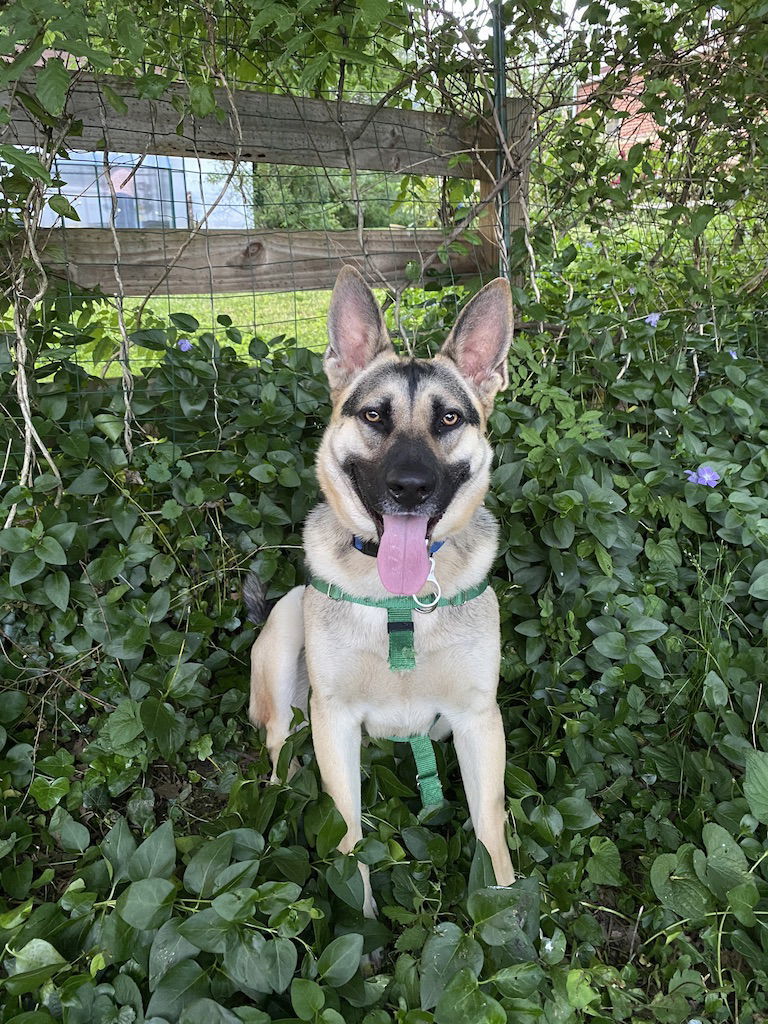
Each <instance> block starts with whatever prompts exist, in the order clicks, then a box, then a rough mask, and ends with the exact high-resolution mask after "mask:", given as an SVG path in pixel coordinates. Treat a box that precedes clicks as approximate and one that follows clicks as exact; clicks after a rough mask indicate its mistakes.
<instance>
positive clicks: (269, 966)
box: [263, 938, 298, 992]
mask: <svg viewBox="0 0 768 1024" xmlns="http://www.w3.org/2000/svg"><path fill="white" fill-rule="evenodd" d="M297 960H298V953H297V952H296V947H295V946H294V944H293V943H292V942H291V941H290V940H289V939H282V938H279V939H273V940H272V941H271V942H267V943H266V944H265V946H264V951H263V963H264V970H265V971H266V972H267V975H268V977H269V980H270V984H271V986H272V988H273V989H274V991H275V992H285V990H286V989H287V988H288V986H289V984H290V982H291V978H292V977H293V973H294V971H295V970H296V962H297Z"/></svg>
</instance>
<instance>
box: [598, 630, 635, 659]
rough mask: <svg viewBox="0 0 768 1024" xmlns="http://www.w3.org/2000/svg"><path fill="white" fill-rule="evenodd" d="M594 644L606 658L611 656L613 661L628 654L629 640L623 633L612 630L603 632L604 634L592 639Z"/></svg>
mask: <svg viewBox="0 0 768 1024" xmlns="http://www.w3.org/2000/svg"><path fill="white" fill-rule="evenodd" d="M592 646H593V647H594V648H595V650H596V651H598V652H599V653H600V654H602V655H603V657H604V658H610V659H611V660H612V661H619V660H621V659H623V658H624V657H625V656H626V653H627V641H626V638H625V636H624V634H623V633H618V632H616V631H611V632H608V633H603V635H602V636H596V637H595V639H594V640H593V641H592Z"/></svg>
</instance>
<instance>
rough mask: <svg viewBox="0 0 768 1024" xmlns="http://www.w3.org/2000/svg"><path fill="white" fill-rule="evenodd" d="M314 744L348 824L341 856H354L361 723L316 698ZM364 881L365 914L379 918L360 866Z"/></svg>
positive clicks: (366, 874) (358, 829)
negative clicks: (343, 854) (344, 854)
mask: <svg viewBox="0 0 768 1024" xmlns="http://www.w3.org/2000/svg"><path fill="white" fill-rule="evenodd" d="M310 708H311V713H312V742H313V744H314V748H315V757H316V758H317V764H318V766H319V768H320V776H321V778H322V780H323V786H324V787H325V791H326V792H327V793H328V794H329V795H330V796H331V797H332V798H333V802H334V803H335V804H336V808H337V810H338V812H339V814H340V815H341V816H342V818H343V819H344V821H345V822H346V823H347V834H346V835H345V836H344V837H343V839H342V840H341V842H340V843H339V850H340V851H341V853H351V852H352V850H353V849H354V847H355V844H356V843H357V842H359V841H360V840H361V839H362V838H363V831H362V826H361V823H360V739H361V724H360V721H359V720H358V719H356V718H354V717H353V716H352V715H350V714H349V712H348V711H346V709H345V708H344V707H343V706H340V705H339V704H337V703H333V704H332V705H331V704H330V703H329V702H328V701H325V700H323V699H322V698H321V697H318V696H317V695H316V694H315V693H313V694H312V697H311V701H310ZM358 867H359V868H360V874H361V875H362V878H363V889H364V897H363V913H364V914H365V916H366V917H376V903H375V902H374V899H373V892H372V891H371V879H370V873H369V871H368V867H367V865H365V864H361V863H360V862H358Z"/></svg>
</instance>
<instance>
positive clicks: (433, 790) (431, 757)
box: [310, 576, 488, 807]
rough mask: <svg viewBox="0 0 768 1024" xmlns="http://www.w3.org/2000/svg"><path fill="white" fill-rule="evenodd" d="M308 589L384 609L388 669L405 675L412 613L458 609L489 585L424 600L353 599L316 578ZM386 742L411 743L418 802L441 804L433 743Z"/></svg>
mask: <svg viewBox="0 0 768 1024" xmlns="http://www.w3.org/2000/svg"><path fill="white" fill-rule="evenodd" d="M310 586H312V587H314V588H315V590H317V591H319V592H320V593H321V594H324V595H325V596H326V597H329V598H330V599H331V600H332V601H349V602H350V603H351V604H362V605H364V606H365V607H366V608H384V609H385V610H386V613H387V633H388V634H389V667H390V668H391V669H392V671H393V672H408V671H410V669H413V668H415V667H416V651H415V649H414V646H413V613H414V612H421V613H427V612H431V611H432V610H433V609H434V608H457V607H459V606H460V605H462V604H466V603H467V601H472V600H473V599H474V598H476V597H479V596H480V594H482V593H483V591H484V590H485V589H486V588H487V586H488V580H483V581H482V583H478V584H477V586H475V587H470V588H469V589H468V590H460V591H459V592H458V594H454V595H453V597H438V596H437V595H432V596H430V597H426V598H418V599H417V598H414V597H385V598H382V599H377V598H373V597H355V596H354V595H353V594H348V593H347V592H346V591H345V590H342V589H341V587H338V586H336V584H335V583H327V582H326V581H325V580H321V579H318V578H317V577H316V576H315V577H313V578H312V579H311V580H310ZM387 739H390V740H393V741H394V742H396V743H410V745H411V750H412V751H413V758H414V760H415V762H416V781H417V782H418V784H419V792H420V794H421V802H422V804H423V805H424V806H425V807H428V806H433V805H435V804H441V803H442V802H443V788H442V786H441V785H440V777H439V776H438V774H437V762H436V761H435V751H434V748H433V746H432V740H431V739H430V738H429V736H428V735H427V734H426V733H424V734H421V735H418V736H389V737H387Z"/></svg>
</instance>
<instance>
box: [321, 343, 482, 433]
mask: <svg viewBox="0 0 768 1024" xmlns="http://www.w3.org/2000/svg"><path fill="white" fill-rule="evenodd" d="M388 378H389V379H393V378H394V379H395V380H405V382H406V384H407V386H408V394H409V397H410V399H411V402H413V401H414V399H415V397H416V394H417V392H418V390H419V388H420V387H421V386H422V385H423V384H425V383H426V382H428V381H435V382H437V383H439V385H440V386H441V387H443V388H445V390H446V391H447V392H448V394H449V395H450V396H451V397H452V398H455V399H456V405H457V406H458V408H459V409H461V411H462V413H463V415H464V419H465V420H466V421H467V423H471V424H472V426H479V424H480V417H479V416H478V414H477V410H476V409H475V407H474V406H473V405H472V402H471V400H470V397H469V394H468V392H467V390H466V389H465V388H463V387H462V386H461V384H460V383H459V382H458V381H457V380H456V378H455V376H454V375H453V374H452V373H451V372H450V370H446V369H445V367H443V366H440V365H439V364H438V363H433V362H430V361H428V360H423V359H408V360H404V361H403V362H400V363H395V362H390V363H386V364H385V365H384V366H380V367H378V369H377V370H376V372H375V373H371V374H370V375H368V376H366V377H365V379H364V380H361V381H360V383H359V384H358V385H357V387H355V388H354V390H353V391H352V394H351V395H350V396H349V398H347V400H346V401H345V402H344V405H342V407H341V414H342V416H357V414H358V413H359V412H360V411H361V409H362V408H363V407H364V404H365V398H366V395H368V394H370V393H371V391H374V390H375V389H376V388H377V387H379V386H381V385H382V384H384V383H386V381H387V379H388Z"/></svg>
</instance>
